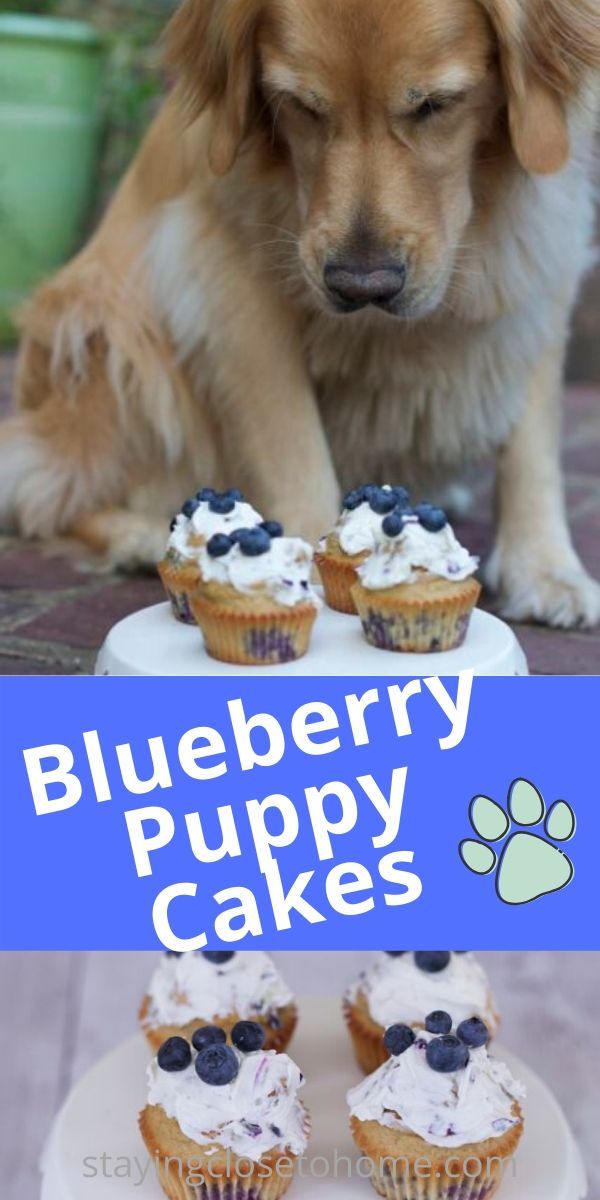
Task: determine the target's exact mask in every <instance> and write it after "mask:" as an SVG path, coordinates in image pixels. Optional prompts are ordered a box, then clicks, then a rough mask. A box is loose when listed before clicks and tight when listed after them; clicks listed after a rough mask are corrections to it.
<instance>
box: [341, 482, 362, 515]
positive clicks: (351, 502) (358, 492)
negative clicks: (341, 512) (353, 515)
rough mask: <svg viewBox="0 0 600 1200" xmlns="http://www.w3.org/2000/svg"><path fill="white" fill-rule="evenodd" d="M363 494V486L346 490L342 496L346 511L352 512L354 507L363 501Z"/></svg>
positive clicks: (357, 506)
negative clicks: (349, 490)
mask: <svg viewBox="0 0 600 1200" xmlns="http://www.w3.org/2000/svg"><path fill="white" fill-rule="evenodd" d="M364 499H365V495H364V489H363V488H353V489H352V491H351V492H346V495H345V496H344V508H345V509H346V512H354V509H355V508H359V507H360V505H361V504H362V503H363V502H364Z"/></svg>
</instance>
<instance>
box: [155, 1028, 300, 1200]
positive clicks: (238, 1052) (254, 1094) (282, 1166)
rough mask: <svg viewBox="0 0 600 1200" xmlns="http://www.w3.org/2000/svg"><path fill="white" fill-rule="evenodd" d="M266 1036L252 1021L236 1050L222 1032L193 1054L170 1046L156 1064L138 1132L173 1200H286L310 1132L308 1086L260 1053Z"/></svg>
mask: <svg viewBox="0 0 600 1200" xmlns="http://www.w3.org/2000/svg"><path fill="white" fill-rule="evenodd" d="M199 1032H200V1034H201V1033H202V1032H203V1031H202V1030H201V1031H199ZM218 1035H221V1036H220V1037H219V1036H218ZM263 1036H264V1034H263V1030H262V1029H261V1027H260V1026H259V1025H256V1024H254V1023H253V1022H248V1021H245V1022H241V1023H240V1024H239V1025H237V1026H236V1027H235V1028H234V1029H233V1031H232V1041H233V1043H234V1044H233V1045H232V1046H229V1045H226V1042H225V1034H224V1032H223V1031H222V1030H215V1031H214V1036H213V1037H212V1039H209V1038H208V1036H205V1037H204V1039H202V1038H200V1037H198V1038H195V1039H194V1043H195V1044H194V1045H192V1044H191V1043H190V1042H189V1041H186V1040H185V1039H184V1038H180V1037H175V1038H170V1039H169V1040H168V1041H167V1042H165V1044H164V1045H163V1046H161V1048H160V1050H159V1052H158V1055H157V1057H156V1059H154V1061H153V1062H152V1063H151V1064H150V1066H149V1068H148V1103H147V1105H146V1107H145V1108H144V1110H143V1112H142V1113H141V1114H140V1121H139V1123H140V1131H141V1134H142V1137H143V1139H144V1142H145V1144H146V1148H147V1150H148V1153H149V1154H150V1155H151V1156H152V1158H153V1160H154V1161H155V1163H156V1166H157V1170H158V1175H159V1180H160V1183H161V1186H162V1188H163V1191H164V1192H165V1193H166V1195H167V1196H169V1197H170V1198H171V1200H198V1197H199V1196H205V1197H210V1200H259V1198H260V1197H264V1198H265V1200H279V1197H280V1196H282V1195H283V1194H284V1192H286V1191H287V1189H288V1187H289V1185H290V1182H291V1178H292V1176H293V1171H294V1166H295V1163H296V1160H297V1158H298V1156H299V1155H301V1154H303V1153H304V1151H305V1149H306V1145H307V1142H308V1135H309V1131H310V1124H309V1118H308V1113H307V1111H306V1109H305V1107H304V1105H303V1103H302V1101H301V1100H300V1098H299V1094H298V1093H299V1091H300V1088H301V1087H302V1084H303V1082H304V1080H303V1076H302V1074H301V1072H300V1071H299V1069H298V1067H297V1066H296V1064H295V1063H294V1062H292V1060H291V1059H290V1058H288V1056H287V1054H277V1053H276V1052H275V1051H273V1050H264V1049H263V1048H262V1038H263Z"/></svg>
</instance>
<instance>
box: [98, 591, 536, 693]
mask: <svg viewBox="0 0 600 1200" xmlns="http://www.w3.org/2000/svg"><path fill="white" fill-rule="evenodd" d="M466 670H472V671H474V672H475V674H476V675H527V674H528V668H527V661H526V659H525V655H524V653H523V651H522V649H521V647H520V645H519V643H518V641H517V639H516V637H515V635H514V633H513V632H512V630H511V629H509V627H508V625H505V624H504V622H503V621H500V620H498V618H497V617H493V616H491V615H490V613H486V612H483V611H482V610H481V609H479V608H477V609H476V610H475V612H474V613H473V618H472V620H471V624H470V626H469V632H468V634H467V637H466V640H465V643H464V645H463V646H461V647H460V648H459V649H458V650H450V651H447V652H446V653H445V654H394V653H393V652H392V651H390V650H376V649H375V648H374V647H373V646H370V645H369V644H368V642H367V641H365V638H364V637H363V634H362V630H361V627H360V622H359V620H358V618H357V617H348V616H344V615H343V614H342V613H337V612H334V611H333V609H331V608H324V609H323V612H322V613H321V614H320V615H319V618H318V620H317V622H316V625H315V629H314V633H313V636H312V640H311V646H310V650H309V652H308V654H307V655H306V657H305V658H302V659H300V660H299V661H298V662H292V663H285V664H284V665H283V666H278V667H239V666H230V665H229V664H227V663H220V662H216V661H215V659H213V658H209V656H208V655H207V653H206V651H205V649H204V643H203V641H202V637H201V635H200V633H199V631H198V629H197V628H196V627H195V626H190V625H184V624H182V622H181V621H176V620H175V619H174V617H173V616H172V614H171V610H170V607H169V605H168V604H158V605H155V606H154V607H153V608H146V609H144V610H143V611H142V612H137V613H133V615H132V616H130V617H126V618H125V620H124V621H120V622H119V624H118V625H115V627H114V629H112V630H111V632H110V633H109V635H108V637H107V639H106V641H105V643H104V646H103V647H102V650H101V651H100V655H99V658H98V662H97V664H96V674H97V675H201V676H217V675H219V676H232V675H238V676H239V675H242V674H243V675H262V676H268V675H319V676H324V675H371V676H378V675H383V676H395V677H404V676H406V677H409V678H410V677H415V678H417V677H421V676H424V675H458V674H459V672H460V671H466Z"/></svg>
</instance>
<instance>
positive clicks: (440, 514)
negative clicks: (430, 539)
mask: <svg viewBox="0 0 600 1200" xmlns="http://www.w3.org/2000/svg"><path fill="white" fill-rule="evenodd" d="M414 513H415V516H417V517H418V518H419V522H420V524H421V525H422V526H423V529H426V530H427V531H428V533H440V532H441V530H442V529H445V528H446V525H447V524H448V517H447V516H446V513H445V512H444V510H443V508H436V507H435V505H433V504H418V505H417V506H416V508H415V509H414Z"/></svg>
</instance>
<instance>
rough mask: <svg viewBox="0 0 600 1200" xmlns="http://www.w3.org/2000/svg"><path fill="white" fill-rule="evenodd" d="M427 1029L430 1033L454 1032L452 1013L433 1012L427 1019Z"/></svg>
mask: <svg viewBox="0 0 600 1200" xmlns="http://www.w3.org/2000/svg"><path fill="white" fill-rule="evenodd" d="M425 1028H426V1030H427V1032H428V1033H450V1032H451V1030H452V1017H451V1016H450V1013H447V1012H442V1011H441V1010H440V1011H438V1012H431V1013H429V1015H428V1016H427V1017H425Z"/></svg>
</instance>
